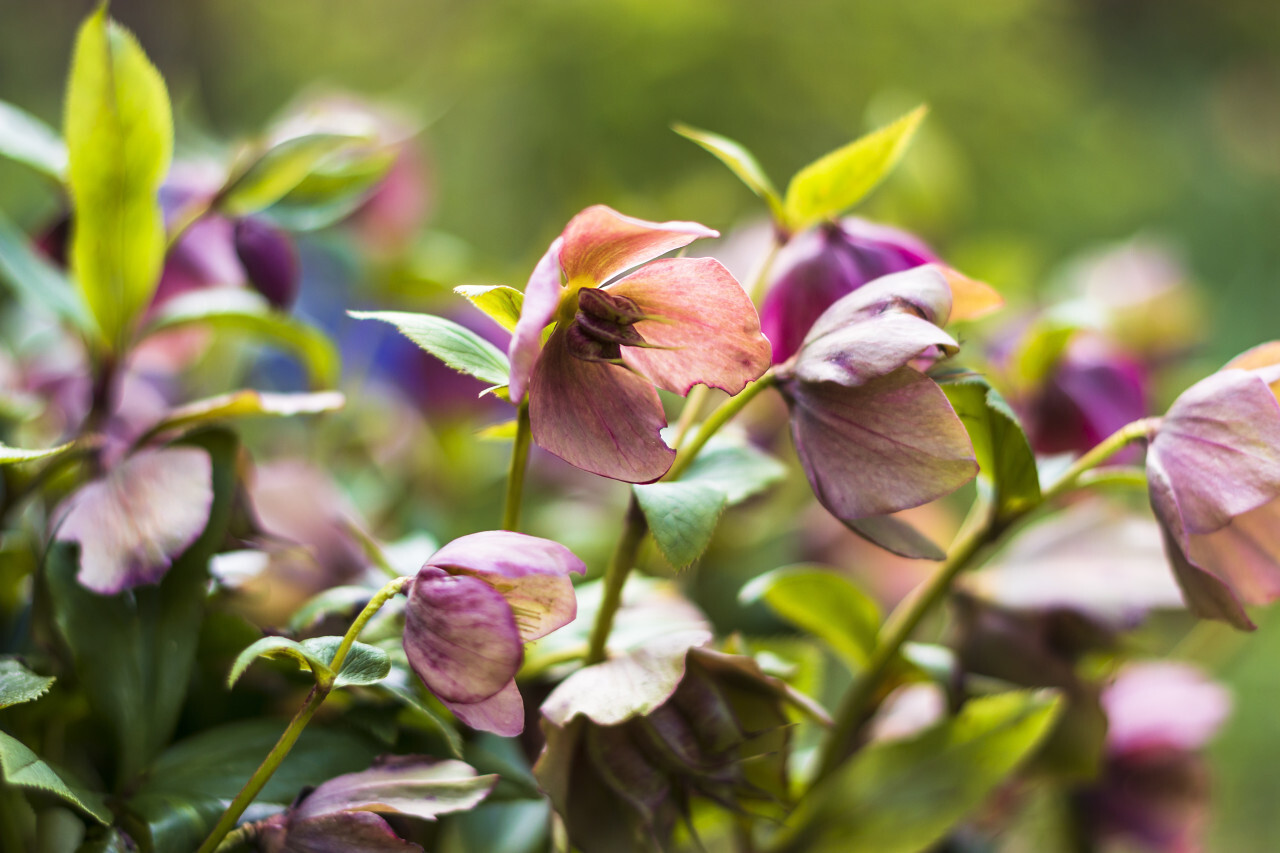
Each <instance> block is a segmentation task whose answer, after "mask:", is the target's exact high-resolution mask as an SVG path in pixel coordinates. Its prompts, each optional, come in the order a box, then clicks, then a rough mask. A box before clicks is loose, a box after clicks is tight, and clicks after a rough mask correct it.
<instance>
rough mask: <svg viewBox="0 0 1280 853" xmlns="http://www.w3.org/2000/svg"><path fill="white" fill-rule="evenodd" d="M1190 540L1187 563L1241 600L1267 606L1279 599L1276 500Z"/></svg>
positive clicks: (1279, 545)
mask: <svg viewBox="0 0 1280 853" xmlns="http://www.w3.org/2000/svg"><path fill="white" fill-rule="evenodd" d="M1190 538H1191V543H1190V544H1191V551H1190V553H1189V554H1188V557H1189V558H1190V559H1191V561H1192V562H1193V563H1195V565H1197V566H1200V567H1202V568H1203V569H1204V570H1205V571H1207V572H1209V573H1211V574H1213V575H1214V576H1215V577H1217V578H1218V579H1219V580H1221V581H1223V582H1224V583H1226V584H1227V585H1228V586H1229V587H1230V588H1231V589H1232V591H1233V592H1234V593H1235V594H1236V596H1237V597H1239V599H1240V600H1241V601H1243V602H1244V603H1246V604H1270V603H1271V602H1272V601H1275V600H1276V599H1277V598H1280V500H1274V501H1272V502H1271V503H1269V504H1263V505H1262V506H1260V507H1258V508H1257V509H1254V510H1250V511H1249V512H1246V513H1244V514H1243V515H1238V516H1236V517H1235V518H1233V519H1232V520H1231V523H1230V524H1228V525H1227V526H1226V527H1223V528H1221V529H1219V530H1215V531H1214V532H1212V533H1203V534H1199V535H1196V536H1192V537H1190Z"/></svg>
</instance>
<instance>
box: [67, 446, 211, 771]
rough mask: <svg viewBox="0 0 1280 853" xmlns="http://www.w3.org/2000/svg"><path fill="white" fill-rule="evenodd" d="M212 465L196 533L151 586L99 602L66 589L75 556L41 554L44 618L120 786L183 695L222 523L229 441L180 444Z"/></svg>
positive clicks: (168, 723)
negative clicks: (106, 733) (201, 526)
mask: <svg viewBox="0 0 1280 853" xmlns="http://www.w3.org/2000/svg"><path fill="white" fill-rule="evenodd" d="M180 444H181V445H191V446H195V447H202V448H204V449H205V450H207V451H208V453H209V455H210V457H212V460H213V494H214V499H213V508H212V509H211V511H210V513H209V521H208V523H207V524H206V525H205V530H204V532H203V533H202V534H201V535H200V538H199V539H197V540H196V541H195V542H194V543H193V544H192V545H191V547H190V548H188V549H187V550H186V551H185V552H184V553H183V554H182V556H180V557H178V558H177V559H176V560H174V563H173V566H172V568H170V569H169V571H168V573H167V574H166V575H165V576H164V579H163V580H162V581H161V582H160V583H159V584H157V585H155V586H147V587H139V588H137V589H134V590H133V591H132V592H126V593H121V594H120V595H113V596H104V595H98V594H97V593H93V592H90V591H89V590H87V589H85V588H84V587H82V586H80V584H79V583H78V582H77V581H76V572H77V570H78V568H79V565H78V564H79V557H78V554H79V548H78V546H76V545H74V544H68V543H62V542H57V543H54V544H53V545H52V546H50V548H49V552H48V555H47V557H46V567H45V570H46V573H47V582H48V585H49V593H50V598H51V601H52V605H53V615H54V620H55V622H56V624H57V626H58V631H59V633H60V634H61V635H62V637H63V639H64V640H65V642H66V644H67V648H68V649H69V650H70V651H71V654H72V656H73V658H74V660H75V666H76V674H77V676H78V677H79V679H80V683H81V685H82V686H83V687H84V690H85V692H86V694H87V695H88V697H89V700H90V702H91V704H92V705H93V707H94V709H95V710H96V711H97V713H98V714H99V715H100V716H101V717H103V718H104V719H105V720H106V722H107V723H108V725H109V728H110V729H111V731H112V732H113V733H114V735H115V738H116V747H117V750H118V756H119V771H120V776H121V780H122V781H127V780H129V779H132V778H134V777H135V776H136V775H137V773H138V772H139V771H141V769H142V768H143V767H145V766H146V763H147V762H148V761H150V760H151V758H152V757H153V756H154V755H155V754H156V753H157V752H158V751H159V750H160V749H161V748H162V747H163V746H164V744H166V743H168V741H169V737H170V735H171V733H172V732H173V727H174V724H175V723H176V722H177V718H178V712H179V710H180V709H181V707H182V701H183V699H184V697H185V696H186V693H187V682H188V679H189V678H190V675H191V668H192V665H193V663H194V658H195V650H196V642H197V639H198V637H199V632H200V623H201V620H202V618H203V615H204V605H205V597H206V590H207V587H208V582H209V572H208V564H209V559H210V557H211V556H212V555H213V553H214V551H215V550H216V549H217V547H218V546H219V545H220V544H221V542H222V539H223V535H224V533H225V531H226V527H227V521H228V518H229V515H230V507H231V495H232V491H233V485H234V482H233V479H234V471H235V454H236V440H235V438H234V436H232V435H231V434H230V433H227V432H223V431H220V430H208V431H206V432H203V433H200V434H198V435H193V436H190V437H189V438H187V439H185V440H184V441H182V442H181V443H180Z"/></svg>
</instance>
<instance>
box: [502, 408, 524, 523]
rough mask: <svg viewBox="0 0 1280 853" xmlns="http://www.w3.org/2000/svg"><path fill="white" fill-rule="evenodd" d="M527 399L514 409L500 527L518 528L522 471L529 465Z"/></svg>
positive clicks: (522, 490)
mask: <svg viewBox="0 0 1280 853" xmlns="http://www.w3.org/2000/svg"><path fill="white" fill-rule="evenodd" d="M529 440H530V428H529V401H528V400H525V401H524V402H522V403H521V404H520V406H519V408H518V409H517V410H516V438H515V444H514V445H513V446H512V448H511V468H510V470H509V471H508V472H507V498H506V503H505V504H504V505H503V507H502V529H503V530H518V529H519V528H520V499H521V497H522V496H523V495H524V472H525V470H526V469H527V468H528V467H529Z"/></svg>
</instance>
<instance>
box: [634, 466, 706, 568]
mask: <svg viewBox="0 0 1280 853" xmlns="http://www.w3.org/2000/svg"><path fill="white" fill-rule="evenodd" d="M631 490H632V493H633V494H635V496H636V502H637V503H639V504H640V509H641V510H642V511H643V512H644V517H645V520H646V521H648V522H649V531H650V532H651V533H652V534H653V541H654V542H656V543H658V550H660V551H661V552H662V556H664V557H666V558H667V560H669V561H670V563H671V565H673V566H675V567H676V568H684V567H685V566H687V565H689V564H690V563H692V562H693V561H694V560H696V559H698V558H699V557H701V556H702V552H703V551H705V550H707V546H708V545H710V544H711V537H712V535H714V534H715V532H716V523H717V522H719V521H720V514H721V513H723V512H724V508H725V506H726V505H727V503H728V501H727V499H726V497H725V494H724V492H722V491H720V490H719V489H717V488H714V487H712V486H705V485H702V484H699V483H686V482H683V481H680V482H675V483H652V484H650V485H647V486H632V487H631Z"/></svg>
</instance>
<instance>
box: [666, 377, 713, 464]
mask: <svg viewBox="0 0 1280 853" xmlns="http://www.w3.org/2000/svg"><path fill="white" fill-rule="evenodd" d="M709 393H711V389H710V388H708V387H707V386H706V385H695V386H693V390H692V391H690V392H689V396H688V397H686V398H685V401H684V408H683V409H681V410H680V420H678V421H677V422H676V434H675V438H674V439H672V441H671V446H672V447H674V448H675V449H676V450H679V449H680V445H682V444H684V440H685V439H686V438H687V437H688V436H689V430H691V429H693V425H694V424H696V423H697V422H698V415H699V413H701V412H702V407H703V405H704V404H705V403H706V402H707V395H708V394H709Z"/></svg>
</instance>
